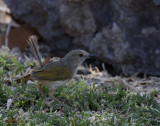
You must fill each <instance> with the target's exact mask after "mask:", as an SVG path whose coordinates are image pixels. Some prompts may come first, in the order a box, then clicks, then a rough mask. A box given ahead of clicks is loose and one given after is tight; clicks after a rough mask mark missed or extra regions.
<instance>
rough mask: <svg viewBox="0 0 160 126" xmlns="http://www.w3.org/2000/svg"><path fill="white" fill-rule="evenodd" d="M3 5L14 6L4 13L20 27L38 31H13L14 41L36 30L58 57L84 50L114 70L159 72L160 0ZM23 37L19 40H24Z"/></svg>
mask: <svg viewBox="0 0 160 126" xmlns="http://www.w3.org/2000/svg"><path fill="white" fill-rule="evenodd" d="M0 1H2V0H0ZM4 3H5V4H6V5H7V7H8V8H9V9H10V11H6V12H5V13H7V14H9V15H11V17H12V19H13V20H14V21H16V22H17V23H18V24H19V25H20V26H19V27H27V29H28V27H32V28H34V30H36V31H35V32H33V31H32V32H27V30H26V29H25V30H24V31H25V33H23V32H19V33H17V34H15V33H16V32H15V31H13V35H12V40H11V39H10V40H9V42H10V43H11V42H12V43H13V38H19V37H21V36H25V37H26V35H30V34H33V33H34V34H37V35H38V36H39V37H40V38H41V41H42V42H43V43H44V42H45V44H46V45H48V46H49V53H51V54H54V55H55V56H63V55H64V54H66V53H67V52H68V51H69V50H72V49H76V48H81V49H84V50H86V51H89V52H92V53H94V54H97V55H98V56H99V58H98V61H100V62H104V63H105V64H106V69H108V70H109V72H111V73H113V74H120V73H122V72H123V73H125V74H127V75H132V74H135V73H142V74H147V75H156V76H160V0H138V1H136V0H25V1H24V0H4ZM0 4H1V3H0ZM0 7H1V8H2V7H3V6H2V4H1V6H0ZM0 11H3V10H2V9H1V10H0ZM3 12H4V11H3ZM1 18H2V16H1ZM0 28H2V27H1V26H0ZM14 30H16V28H14ZM29 31H30V30H29ZM26 32H27V33H26ZM36 32H38V33H36ZM22 33H23V34H24V35H21V34H22ZM1 36H2V35H1ZM27 37H28V36H27ZM1 38H2V37H1ZM23 39H24V37H23V38H22V40H19V41H17V40H16V42H17V43H22V41H24V43H25V39H24V40H23ZM1 40H2V39H1ZM3 40H4V39H3ZM16 42H15V43H16ZM1 43H3V42H1ZM24 45H25V44H24ZM90 62H92V60H90ZM93 62H95V63H96V61H93Z"/></svg>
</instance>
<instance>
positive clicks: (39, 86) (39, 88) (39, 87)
mask: <svg viewBox="0 0 160 126" xmlns="http://www.w3.org/2000/svg"><path fill="white" fill-rule="evenodd" d="M41 87H42V84H39V85H38V90H39V92H40V93H41V95H42V96H44V93H43V91H42V88H41Z"/></svg>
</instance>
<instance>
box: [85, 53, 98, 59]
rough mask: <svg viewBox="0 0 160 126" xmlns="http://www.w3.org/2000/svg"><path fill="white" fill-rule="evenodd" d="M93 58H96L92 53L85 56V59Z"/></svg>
mask: <svg viewBox="0 0 160 126" xmlns="http://www.w3.org/2000/svg"><path fill="white" fill-rule="evenodd" d="M94 57H96V55H95V54H93V53H89V54H88V55H87V56H86V58H94Z"/></svg>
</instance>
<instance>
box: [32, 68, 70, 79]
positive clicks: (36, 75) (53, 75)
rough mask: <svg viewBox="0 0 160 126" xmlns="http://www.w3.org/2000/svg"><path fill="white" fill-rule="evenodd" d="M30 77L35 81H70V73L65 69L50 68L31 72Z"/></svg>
mask: <svg viewBox="0 0 160 126" xmlns="http://www.w3.org/2000/svg"><path fill="white" fill-rule="evenodd" d="M31 77H32V78H33V79H35V80H50V81H61V80H67V79H71V77H72V73H71V71H70V69H68V68H66V67H59V66H56V67H51V68H47V69H43V70H37V71H34V72H32V74H31Z"/></svg>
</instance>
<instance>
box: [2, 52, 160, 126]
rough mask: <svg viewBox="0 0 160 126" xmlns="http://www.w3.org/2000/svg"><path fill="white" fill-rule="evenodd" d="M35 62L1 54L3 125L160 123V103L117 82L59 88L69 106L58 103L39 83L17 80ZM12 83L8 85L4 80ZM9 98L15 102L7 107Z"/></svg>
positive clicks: (132, 125)
mask: <svg viewBox="0 0 160 126" xmlns="http://www.w3.org/2000/svg"><path fill="white" fill-rule="evenodd" d="M31 66H33V62H30V63H29V62H25V63H24V65H21V64H20V63H19V61H17V59H16V58H15V57H14V56H13V55H11V54H9V53H2V52H1V54H0V126H17V125H18V126H26V125H28V126H36V125H38V126H52V125H55V126H68V125H71V126H89V125H91V126H159V125H160V105H159V104H158V103H156V101H154V98H153V96H154V94H152V95H151V96H146V95H143V96H140V95H138V94H135V93H133V92H131V91H130V90H128V89H126V88H125V87H124V86H123V84H119V83H113V84H112V86H111V87H110V88H109V89H104V88H103V87H101V86H98V87H97V86H96V85H94V84H91V85H86V84H85V80H82V81H79V82H76V83H73V82H71V83H70V84H68V85H66V86H63V87H60V88H58V89H57V90H56V91H55V93H54V95H55V96H56V97H57V98H58V99H59V100H60V101H62V102H63V103H64V104H65V106H64V107H62V106H60V105H58V104H57V103H56V102H55V101H52V100H51V99H50V97H49V95H48V89H47V88H45V87H43V88H42V90H43V92H44V94H45V95H44V96H42V95H41V94H40V92H39V91H38V90H37V86H36V85H37V84H36V83H34V82H33V83H28V84H26V83H25V82H24V81H21V83H20V84H18V83H17V82H15V81H14V79H15V78H16V77H18V76H19V77H20V76H23V75H24V73H25V71H26V69H27V68H29V67H31ZM7 79H9V80H11V84H10V85H7V84H4V80H7ZM7 101H12V103H11V105H10V106H8V108H7Z"/></svg>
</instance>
